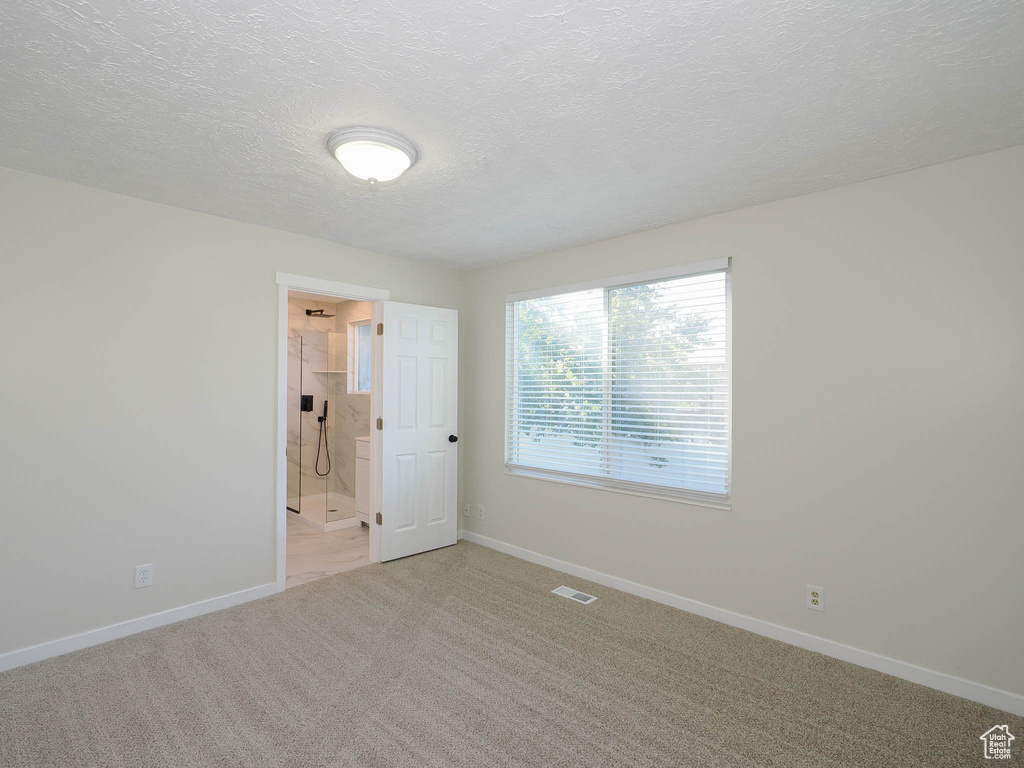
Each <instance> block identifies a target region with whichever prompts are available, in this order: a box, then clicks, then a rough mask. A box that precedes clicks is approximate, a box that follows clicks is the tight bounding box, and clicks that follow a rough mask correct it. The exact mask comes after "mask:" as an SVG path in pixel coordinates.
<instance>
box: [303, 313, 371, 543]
mask: <svg viewBox="0 0 1024 768" xmlns="http://www.w3.org/2000/svg"><path fill="white" fill-rule="evenodd" d="M345 349H346V347H345V339H344V338H343V334H339V333H335V332H333V331H321V330H314V329H311V328H295V329H290V330H289V336H288V447H287V457H288V509H289V511H291V512H294V513H295V514H296V515H298V516H299V517H300V518H301V519H302V521H303V522H305V523H308V524H310V525H312V526H313V527H315V528H318V529H319V530H321V531H329V530H333V529H336V528H341V527H344V526H343V523H345V522H349V518H352V517H354V516H355V503H354V499H353V498H352V497H351V496H350V495H347V494H346V493H345V483H344V482H343V481H342V474H341V473H342V471H343V468H344V467H343V464H344V462H345V459H344V458H343V457H342V453H343V451H341V450H338V447H339V446H337V445H336V440H337V437H336V436H337V435H338V430H337V427H338V416H337V412H336V407H337V405H338V404H340V403H343V402H344V394H345V390H346V386H347V384H346V375H347V371H346V359H345V358H346V354H345Z"/></svg>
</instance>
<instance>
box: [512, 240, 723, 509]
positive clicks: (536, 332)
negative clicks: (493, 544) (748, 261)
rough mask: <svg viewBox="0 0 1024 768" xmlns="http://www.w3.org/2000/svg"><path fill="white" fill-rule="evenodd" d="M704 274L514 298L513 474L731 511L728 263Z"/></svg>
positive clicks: (710, 267)
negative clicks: (683, 501)
mask: <svg viewBox="0 0 1024 768" xmlns="http://www.w3.org/2000/svg"><path fill="white" fill-rule="evenodd" d="M696 269H698V270H702V271H700V272H699V273H697V274H684V275H679V272H676V273H675V275H673V276H664V273H659V274H658V275H657V276H654V277H652V276H646V277H644V276H637V275H633V276H628V277H624V278H620V279H619V280H617V281H608V283H609V284H608V285H600V284H588V285H586V286H582V287H577V288H575V289H572V288H570V289H562V290H563V291H564V292H559V293H556V294H554V295H542V296H537V297H532V296H520V297H516V296H513V297H509V300H508V303H507V307H506V309H507V324H506V332H507V345H508V346H507V372H506V397H507V417H508V422H507V441H506V467H507V469H508V470H509V471H511V472H514V473H520V474H529V475H533V476H540V477H546V478H548V479H555V480H564V481H566V482H576V483H582V484H585V485H596V486H599V487H605V488H611V489H614V490H622V491H627V492H634V493H639V494H643V495H654V496H658V497H662V498H680V499H690V500H694V501H700V502H706V503H712V504H714V505H716V506H717V505H722V506H726V505H727V503H728V494H729V459H730V445H729V441H730V424H729V419H730V407H731V400H730V382H731V374H730V370H729V361H730V338H729V335H730V321H729V282H728V277H729V273H728V262H727V261H726V260H722V261H720V262H706V263H704V264H703V265H697V266H696ZM680 271H683V272H685V270H680Z"/></svg>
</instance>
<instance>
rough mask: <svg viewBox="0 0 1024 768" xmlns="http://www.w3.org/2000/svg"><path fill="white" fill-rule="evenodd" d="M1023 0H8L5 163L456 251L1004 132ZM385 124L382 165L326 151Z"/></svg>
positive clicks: (478, 260)
mask: <svg viewBox="0 0 1024 768" xmlns="http://www.w3.org/2000/svg"><path fill="white" fill-rule="evenodd" d="M1022 40H1024V2H1021V0H856V1H855V2H850V0H788V1H787V2H765V1H764V0H656V1H655V0H652V1H651V2H624V0H601V1H596V2H578V1H575V0H574V1H570V0H563V1H561V2H552V1H549V0H536V1H531V2H520V3H503V2H497V1H496V0H447V1H445V2H441V1H440V0H390V2H386V1H385V2H365V1H363V2H348V1H344V0H342V1H341V2H339V1H338V0H330V1H328V0H287V1H286V2H283V1H281V0H244V1H243V0H223V1H218V2H208V0H148V1H140V2H128V0H116V1H115V0H98V1H97V2H83V1H82V0H64V2H61V3H56V2H51V0H9V1H8V2H4V3H2V4H0V137H2V139H3V141H2V143H0V165H6V166H9V167H13V168H18V169H22V170H26V171H32V172H36V173H42V174H45V175H48V176H55V177H58V178H64V179H70V180H73V181H76V182H79V183H82V184H85V185H88V186H93V187H100V188H103V189H108V190H113V191H115V192H121V193H125V194H128V195H133V196H136V197H141V198H145V199H148V200H156V201H159V202H163V203H169V204H171V205H176V206H180V207H183V208H190V209H194V210H200V211H206V212H209V213H214V214H218V215H221V216H226V217H229V218H234V219H240V220H243V221H251V222H256V223H259V224H265V225H269V226H272V227H278V228H280V229H285V230H291V231H294V232H301V233H305V234H309V235H314V236H316V237H321V238H325V239H329V240H334V241H337V242H341V243H345V244H348V245H353V246H358V247H361V248H367V249H370V250H374V251H379V252H384V253H390V254H394V255H399V256H407V257H412V258H416V259H429V260H434V261H439V262H443V263H447V264H452V265H458V266H466V267H477V266H482V265H485V264H489V263H494V262H498V261H504V260H508V259H512V258H516V257H520V256H525V255H528V254H533V253H539V252H544V251H549V250H554V249H557V248H562V247H566V246H570V245H576V244H580V243H585V242H591V241H594V240H600V239H603V238H607V237H612V236H615V235H620V234H625V233H628V232H633V231H637V230H640V229H648V228H651V227H656V226H660V225H663V224H669V223H674V222H678V221H682V220H685V219H690V218H695V217H697V216H702V215H706V214H709V213H714V212H718V211H723V210H728V209H732V208H738V207H741V206H744V205H749V204H753V203H758V202H764V201H768V200H773V199H778V198H782V197H789V196H792V195H796V194H801V193H805V192H809V191H812V190H816V189H822V188H826V187H832V186H837V185H839V184H844V183H848V182H852V181H857V180H861V179H866V178H871V177H875V176H879V175H883V174H887V173H892V172H896V171H900V170H905V169H909V168H914V167H917V166H921V165H927V164H929V163H935V162H939V161H942V160H946V159H950V158H954V157H962V156H965V155H970V154H974V153H978V152H983V151H987V150H991V149H997V148H1001V147H1006V146H1011V145H1014V144H1020V143H1022V142H1024V46H1022V44H1021V41H1022ZM347 125H374V126H380V127H383V128H388V129H391V130H394V131H397V132H399V133H401V134H403V135H405V136H407V137H408V138H409V139H411V140H412V141H413V142H414V143H416V144H417V146H418V147H419V150H420V161H419V163H418V164H417V165H416V166H415V167H414V168H412V169H411V170H410V171H409V172H408V173H407V174H406V175H405V176H403V177H402V178H401V179H399V180H398V181H396V182H392V183H390V184H379V185H377V186H372V187H371V186H368V185H365V184H363V183H360V182H357V181H356V180H354V179H352V178H351V177H349V176H347V175H346V174H345V173H344V172H343V171H342V169H341V167H340V166H339V165H338V164H337V163H336V162H335V161H334V160H333V158H331V157H330V155H328V153H327V151H326V149H325V146H324V145H325V141H326V138H327V136H328V135H329V134H330V133H331V132H332V131H333V130H334V129H336V128H339V127H342V126H347Z"/></svg>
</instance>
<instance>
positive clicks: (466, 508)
mask: <svg viewBox="0 0 1024 768" xmlns="http://www.w3.org/2000/svg"><path fill="white" fill-rule="evenodd" d="M462 514H464V515H465V516H466V517H472V516H473V513H472V512H470V506H469V502H468V501H467V502H466V503H465V504H463V505H462Z"/></svg>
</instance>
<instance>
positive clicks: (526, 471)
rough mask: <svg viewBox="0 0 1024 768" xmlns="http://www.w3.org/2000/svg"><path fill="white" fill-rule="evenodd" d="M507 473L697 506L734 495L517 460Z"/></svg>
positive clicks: (722, 505) (723, 504) (727, 502)
mask: <svg viewBox="0 0 1024 768" xmlns="http://www.w3.org/2000/svg"><path fill="white" fill-rule="evenodd" d="M505 474H506V475H516V476H518V477H528V478H530V479H532V480H546V481H548V482H551V483H561V484H563V485H578V486H581V487H583V488H595V489H597V490H599V491H612V492H614V493H624V494H627V495H629V496H642V497H645V498H648V499H660V500H661V501H674V502H676V503H679V504H692V505H694V506H697V507H708V508H709V509H722V510H731V509H732V499H731V498H730V497H729V496H728V495H723V494H718V493H705V492H703V491H687V490H683V489H681V488H669V487H666V486H663V485H648V484H646V483H632V482H629V481H628V480H613V479H610V478H602V477H593V476H591V475H576V474H573V473H572V472H559V471H557V470H553V469H535V468H533V467H521V466H517V465H515V464H506V465H505Z"/></svg>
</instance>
